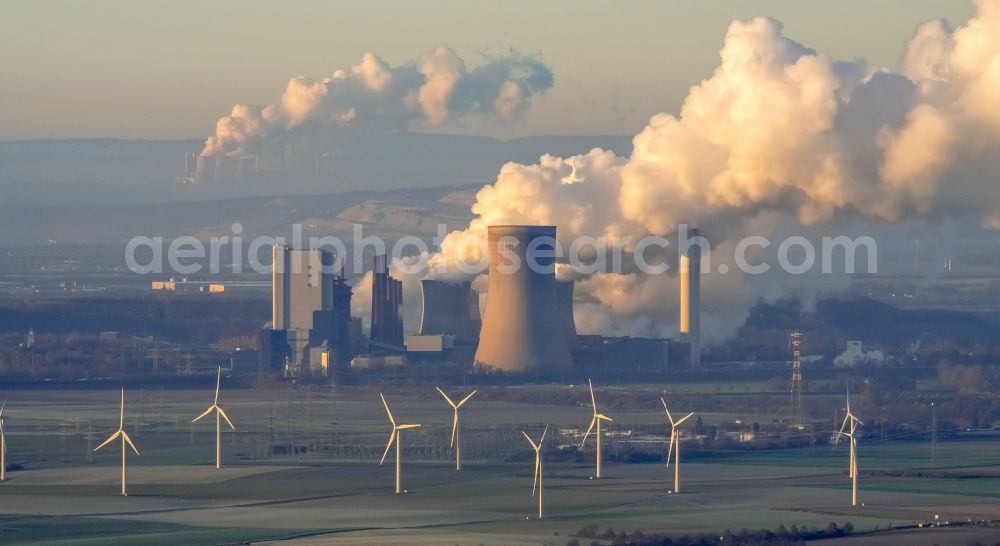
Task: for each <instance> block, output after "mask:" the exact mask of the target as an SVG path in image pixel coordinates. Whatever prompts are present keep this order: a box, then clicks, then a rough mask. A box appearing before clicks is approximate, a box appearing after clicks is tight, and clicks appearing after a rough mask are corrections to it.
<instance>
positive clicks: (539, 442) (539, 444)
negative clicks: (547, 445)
mask: <svg viewBox="0 0 1000 546" xmlns="http://www.w3.org/2000/svg"><path fill="white" fill-rule="evenodd" d="M548 433H549V426H548V425H545V430H543V431H542V437H541V438H539V439H538V449H542V442H544V441H545V435H546V434H548Z"/></svg>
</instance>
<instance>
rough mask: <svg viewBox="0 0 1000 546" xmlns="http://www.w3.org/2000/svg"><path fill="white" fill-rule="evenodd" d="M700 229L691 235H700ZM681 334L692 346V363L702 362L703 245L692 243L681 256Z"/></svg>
mask: <svg viewBox="0 0 1000 546" xmlns="http://www.w3.org/2000/svg"><path fill="white" fill-rule="evenodd" d="M698 236H699V233H698V230H692V231H691V237H692V238H693V237H698ZM679 269H680V289H681V293H680V297H681V326H680V331H681V335H682V336H685V337H687V340H688V343H689V344H690V347H691V355H690V364H691V366H698V365H699V364H701V247H700V246H698V245H696V244H691V245H690V246H688V248H687V249H684V250H683V251H682V253H681V256H680V267H679Z"/></svg>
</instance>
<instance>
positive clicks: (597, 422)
mask: <svg viewBox="0 0 1000 546" xmlns="http://www.w3.org/2000/svg"><path fill="white" fill-rule="evenodd" d="M587 386H588V387H589V388H590V403H591V406H592V408H593V410H594V417H593V419H591V420H590V426H589V427H588V428H587V433H586V434H584V435H583V441H582V442H580V447H581V448H582V447H583V446H584V444H586V443H587V438H589V437H590V433H591V432H593V431H594V427H597V434H596V438H595V441H596V442H597V470H596V473H595V475H594V479H596V480H599V479H601V421H612V419H611V418H610V417H608V416H607V415H604V414H603V413H600V412H598V411H597V400H596V399H595V398H594V384H593V383H591V382H590V379H587Z"/></svg>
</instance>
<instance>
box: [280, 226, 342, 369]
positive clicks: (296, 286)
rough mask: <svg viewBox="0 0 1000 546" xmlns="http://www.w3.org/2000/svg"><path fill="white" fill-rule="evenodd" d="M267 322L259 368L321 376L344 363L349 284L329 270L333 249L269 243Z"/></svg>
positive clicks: (340, 272)
mask: <svg viewBox="0 0 1000 546" xmlns="http://www.w3.org/2000/svg"><path fill="white" fill-rule="evenodd" d="M272 258H273V266H272V275H271V321H270V323H269V324H268V325H266V326H265V328H264V331H263V332H262V334H261V336H262V339H261V344H260V345H261V361H262V367H263V366H266V367H269V368H272V369H273V368H275V367H279V368H280V370H281V373H282V375H284V376H285V377H289V378H298V377H304V376H320V377H325V376H327V375H329V374H330V372H331V371H332V370H333V369H335V368H343V367H345V366H347V365H349V362H350V357H351V354H352V353H351V330H352V320H351V295H352V293H351V287H350V286H349V285H348V284H347V280H346V279H345V277H344V274H343V272H342V271H339V272H333V271H331V269H332V268H333V266H334V263H335V262H334V255H333V253H331V252H329V251H325V250H301V249H293V248H290V247H289V246H287V245H275V246H274V248H273V254H272Z"/></svg>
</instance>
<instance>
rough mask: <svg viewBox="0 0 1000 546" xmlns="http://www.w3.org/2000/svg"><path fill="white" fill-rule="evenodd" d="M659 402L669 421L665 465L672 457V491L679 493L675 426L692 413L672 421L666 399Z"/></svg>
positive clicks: (679, 481) (679, 448)
mask: <svg viewBox="0 0 1000 546" xmlns="http://www.w3.org/2000/svg"><path fill="white" fill-rule="evenodd" d="M660 402H662V403H663V411H665V412H667V420H668V421H670V447H668V448H667V466H670V459H671V457H672V458H673V459H674V490H673V492H674V493H680V491H681V436H680V434H678V433H677V428H678V427H680V426H681V425H682V424H683V423H684V421H687V420H688V419H690V418H691V416H692V415H694V412H691V413H689V414H687V415H685V416H684V417H681V418H680V419H678V420H676V421H674V416H673V415H671V414H670V410H669V409H668V408H667V401H666V400H664V399H663V398H660Z"/></svg>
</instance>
